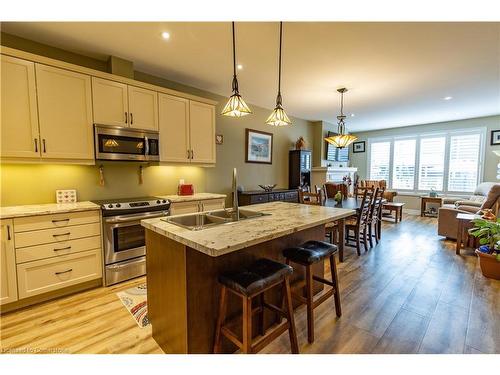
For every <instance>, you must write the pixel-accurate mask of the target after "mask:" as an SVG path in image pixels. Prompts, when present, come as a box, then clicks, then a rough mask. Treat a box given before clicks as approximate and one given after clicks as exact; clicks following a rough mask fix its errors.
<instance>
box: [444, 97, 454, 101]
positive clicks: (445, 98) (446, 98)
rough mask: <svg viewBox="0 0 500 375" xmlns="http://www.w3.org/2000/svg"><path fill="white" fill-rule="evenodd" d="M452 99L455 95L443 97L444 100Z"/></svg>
mask: <svg viewBox="0 0 500 375" xmlns="http://www.w3.org/2000/svg"><path fill="white" fill-rule="evenodd" d="M451 99H453V96H445V97H444V98H443V100H451Z"/></svg>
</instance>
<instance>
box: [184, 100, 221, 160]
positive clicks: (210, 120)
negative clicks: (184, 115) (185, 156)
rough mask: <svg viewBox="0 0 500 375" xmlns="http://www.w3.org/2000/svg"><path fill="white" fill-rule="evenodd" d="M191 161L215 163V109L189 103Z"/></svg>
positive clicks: (205, 105) (209, 106)
mask: <svg viewBox="0 0 500 375" xmlns="http://www.w3.org/2000/svg"><path fill="white" fill-rule="evenodd" d="M189 125H190V126H189V128H190V133H189V138H190V143H191V161H192V162H196V163H215V107H214V106H213V105H210V104H205V103H198V102H193V101H190V102H189Z"/></svg>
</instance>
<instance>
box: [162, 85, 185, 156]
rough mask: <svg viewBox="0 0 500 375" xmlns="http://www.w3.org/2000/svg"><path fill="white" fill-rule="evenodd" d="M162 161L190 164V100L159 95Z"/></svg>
mask: <svg viewBox="0 0 500 375" xmlns="http://www.w3.org/2000/svg"><path fill="white" fill-rule="evenodd" d="M158 102H159V105H158V107H159V117H160V161H172V162H184V163H188V162H189V155H188V150H189V100H187V99H183V98H178V97H176V96H171V95H165V94H159V97H158Z"/></svg>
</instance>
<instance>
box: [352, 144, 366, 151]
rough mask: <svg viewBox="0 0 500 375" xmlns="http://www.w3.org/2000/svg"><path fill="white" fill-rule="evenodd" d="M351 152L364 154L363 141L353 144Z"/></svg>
mask: <svg viewBox="0 0 500 375" xmlns="http://www.w3.org/2000/svg"><path fill="white" fill-rule="evenodd" d="M352 152H354V153H357V152H365V141H360V142H354V143H353V144H352Z"/></svg>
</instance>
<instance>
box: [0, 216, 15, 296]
mask: <svg viewBox="0 0 500 375" xmlns="http://www.w3.org/2000/svg"><path fill="white" fill-rule="evenodd" d="M1 229H2V232H1V242H2V244H1V249H0V251H1V254H0V290H1V291H0V305H4V304H6V303H11V302H15V301H17V280H16V254H15V248H14V226H13V221H12V220H11V219H7V220H2V224H1Z"/></svg>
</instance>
